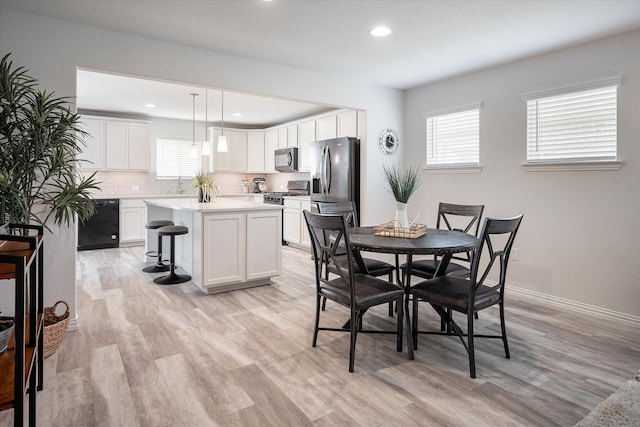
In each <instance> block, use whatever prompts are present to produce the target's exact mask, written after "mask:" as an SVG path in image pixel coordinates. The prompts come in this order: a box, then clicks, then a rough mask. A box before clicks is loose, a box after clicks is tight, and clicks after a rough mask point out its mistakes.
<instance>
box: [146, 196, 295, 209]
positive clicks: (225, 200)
mask: <svg viewBox="0 0 640 427" xmlns="http://www.w3.org/2000/svg"><path fill="white" fill-rule="evenodd" d="M145 203H146V204H147V205H152V206H158V207H161V208H168V209H175V210H186V211H197V212H233V211H236V212H237V211H265V210H276V209H282V208H283V206H281V205H270V204H265V203H254V202H249V201H245V200H238V199H237V198H235V197H220V198H218V199H217V200H215V201H213V202H210V203H198V202H197V201H196V200H195V199H191V198H189V199H185V198H149V199H148V200H147V199H145Z"/></svg>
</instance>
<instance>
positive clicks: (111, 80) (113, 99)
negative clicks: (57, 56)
mask: <svg viewBox="0 0 640 427" xmlns="http://www.w3.org/2000/svg"><path fill="white" fill-rule="evenodd" d="M192 93H196V94H198V96H197V97H196V98H195V118H196V120H197V121H205V120H207V121H208V123H212V124H215V125H218V124H219V123H220V122H221V118H222V107H223V105H222V101H223V99H222V95H223V93H222V91H221V90H220V89H213V88H206V89H205V88H204V87H202V86H190V85H187V84H178V83H169V82H163V81H157V80H147V79H141V78H135V77H130V76H120V75H114V74H104V73H97V72H93V71H88V70H78V73H77V99H76V103H77V106H78V108H79V109H81V110H92V111H93V112H96V113H102V112H107V113H111V112H117V113H125V114H128V115H132V116H151V117H163V118H171V119H181V120H192V119H193V117H194V105H193V97H191V96H190V94H192ZM149 103H152V104H154V105H155V107H154V108H149V107H146V106H145V105H146V104H149ZM205 105H206V108H205ZM330 109H331V108H330V107H326V106H322V105H317V104H309V103H304V102H298V101H292V100H287V99H282V98H272V97H265V96H259V95H251V94H247V93H238V92H231V91H224V123H225V125H228V126H238V127H245V128H248V127H258V128H266V127H270V126H274V125H277V124H280V123H285V122H290V121H293V120H296V119H299V118H302V117H308V116H312V115H314V114H319V113H322V112H324V111H328V110H330ZM83 112H86V111H83ZM237 113H240V114H241V116H240V117H238V116H234V114H237Z"/></svg>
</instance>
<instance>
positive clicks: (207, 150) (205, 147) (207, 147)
mask: <svg viewBox="0 0 640 427" xmlns="http://www.w3.org/2000/svg"><path fill="white" fill-rule="evenodd" d="M208 121H209V90H208V89H207V88H205V89H204V141H202V155H203V156H210V155H211V144H209V129H208V128H207V122H208Z"/></svg>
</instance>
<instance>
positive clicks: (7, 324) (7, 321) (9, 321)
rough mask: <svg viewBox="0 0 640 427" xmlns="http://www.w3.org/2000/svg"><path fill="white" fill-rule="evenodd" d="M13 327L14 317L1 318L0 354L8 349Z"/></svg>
mask: <svg viewBox="0 0 640 427" xmlns="http://www.w3.org/2000/svg"><path fill="white" fill-rule="evenodd" d="M13 327H14V321H13V317H5V316H0V353H2V352H4V351H5V350H6V349H7V344H8V343H9V338H10V337H11V332H13Z"/></svg>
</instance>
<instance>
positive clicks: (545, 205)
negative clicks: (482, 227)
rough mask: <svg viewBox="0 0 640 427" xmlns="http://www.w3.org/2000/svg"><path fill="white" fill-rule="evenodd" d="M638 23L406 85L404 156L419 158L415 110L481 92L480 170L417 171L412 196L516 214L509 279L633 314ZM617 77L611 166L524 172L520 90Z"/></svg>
mask: <svg viewBox="0 0 640 427" xmlns="http://www.w3.org/2000/svg"><path fill="white" fill-rule="evenodd" d="M638 46H640V32H639V31H636V32H631V33H626V34H623V35H620V36H616V37H612V38H608V39H603V40H600V41H594V42H591V43H588V44H584V45H581V46H578V47H574V48H570V49H564V50H561V51H557V52H554V53H550V54H546V55H541V56H538V57H535V58H533V59H529V60H524V61H520V62H517V63H512V64H508V65H504V66H501V67H497V68H493V69H489V70H486V71H483V72H478V73H474V74H470V75H465V76H461V77H457V78H451V79H449V80H446V81H442V82H439V83H436V84H431V85H427V86H424V87H420V88H416V89H413V90H409V91H408V92H407V93H406V99H405V117H404V126H405V133H406V138H405V141H407V145H408V147H407V149H406V151H405V152H404V159H405V161H410V159H411V160H413V159H421V162H422V164H423V165H424V158H425V147H424V141H425V122H424V119H423V116H422V114H423V113H424V112H427V111H434V110H438V109H442V108H447V107H453V106H458V105H465V104H469V103H472V102H477V101H482V103H483V104H482V108H481V110H480V162H481V164H482V165H484V168H483V170H482V172H481V173H480V174H458V175H451V174H449V175H445V174H441V175H425V183H424V184H423V186H422V187H421V191H420V197H419V199H418V198H417V199H416V201H419V203H420V205H421V206H422V207H423V212H425V210H426V211H427V213H428V215H429V216H428V218H429V219H428V222H429V224H435V217H436V210H437V204H438V202H439V201H448V202H453V203H456V202H457V203H483V204H484V205H485V206H486V207H485V213H486V215H487V216H510V215H514V214H517V213H519V212H522V213H524V220H523V222H522V226H521V227H520V232H519V235H518V237H517V239H516V242H515V246H516V247H518V248H519V252H520V260H519V261H512V262H511V264H510V266H509V269H510V270H509V274H508V283H509V284H510V285H512V286H515V287H519V288H524V289H527V290H530V291H534V292H540V293H544V294H548V295H552V296H554V297H559V298H565V299H569V300H572V301H577V302H580V303H583V304H588V305H593V306H598V307H602V308H605V309H608V310H612V311H614V312H618V313H626V314H629V315H632V316H640V248H639V245H638V242H639V241H640V226H639V224H640V221H639V219H638V217H639V214H640V192H639V190H638V188H639V184H640V165H639V160H640V155H639V154H640V54H639V53H640V51H639V50H638ZM613 75H621V76H622V85H621V86H620V89H619V92H618V156H619V159H620V160H622V161H623V162H624V165H623V167H622V168H621V169H620V170H618V171H589V172H525V171H524V170H523V168H522V166H521V163H523V162H524V161H525V159H526V135H525V118H526V110H525V103H524V102H523V101H522V100H521V95H522V94H523V93H526V92H530V91H536V90H543V89H550V88H556V87H562V86H568V85H572V84H576V83H583V82H588V81H592V80H596V79H599V78H603V77H609V76H613Z"/></svg>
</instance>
